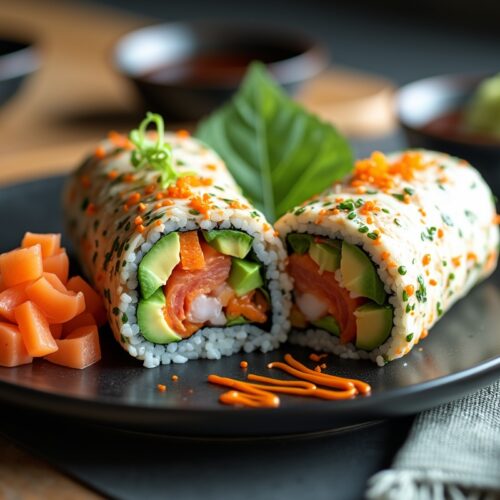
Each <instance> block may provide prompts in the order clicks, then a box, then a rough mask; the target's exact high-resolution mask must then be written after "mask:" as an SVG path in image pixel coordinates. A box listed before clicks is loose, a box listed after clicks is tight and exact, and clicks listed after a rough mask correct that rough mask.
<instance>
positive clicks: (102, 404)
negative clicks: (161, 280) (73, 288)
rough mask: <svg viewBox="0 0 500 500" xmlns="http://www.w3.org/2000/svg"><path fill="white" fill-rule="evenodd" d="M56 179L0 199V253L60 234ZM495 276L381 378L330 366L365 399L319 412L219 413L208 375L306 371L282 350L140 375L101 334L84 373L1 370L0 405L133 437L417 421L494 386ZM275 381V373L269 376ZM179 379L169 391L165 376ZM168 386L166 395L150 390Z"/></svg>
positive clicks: (499, 337)
mask: <svg viewBox="0 0 500 500" xmlns="http://www.w3.org/2000/svg"><path fill="white" fill-rule="evenodd" d="M62 182H63V178H62V177H54V178H49V179H44V180H40V181H33V182H29V183H25V184H19V185H16V186H9V187H5V188H2V189H0V227H1V228H2V232H1V236H0V251H5V250H7V249H11V248H13V247H14V246H16V245H18V244H19V241H20V239H21V238H22V235H23V233H24V232H25V231H26V230H30V231H61V230H62V226H61V213H60V205H59V199H60V191H61V186H62ZM499 284H500V273H499V272H497V273H496V274H495V276H494V277H492V278H490V279H489V280H488V281H486V282H485V283H483V284H481V285H480V286H478V287H477V288H475V289H474V290H473V291H472V293H470V294H469V295H468V296H467V298H465V299H463V300H462V301H460V302H459V303H458V304H457V305H456V306H455V307H453V309H452V310H451V311H449V312H448V313H447V314H446V315H445V317H444V318H443V319H442V320H441V321H440V322H439V323H438V324H437V325H436V327H435V328H433V330H432V332H431V335H429V337H428V338H427V339H426V340H424V341H423V342H421V343H420V345H419V346H417V347H416V348H415V349H414V350H413V351H412V352H411V353H410V354H409V355H408V356H406V357H405V358H403V359H401V360H398V361H394V362H393V363H390V364H389V365H387V366H385V367H384V368H378V367H377V366H375V365H374V364H372V363H369V362H356V361H350V360H342V359H338V358H335V357H331V358H330V359H329V360H328V364H329V367H330V368H329V370H332V371H334V372H335V373H337V374H340V375H344V376H349V377H356V378H360V379H362V380H365V381H367V382H369V383H370V384H371V385H372V388H373V394H372V396H370V397H365V398H358V399H354V400H349V401H339V402H327V401H319V400H312V399H303V398H292V397H283V398H282V405H281V407H280V408H278V409H273V410H252V409H240V408H232V407H226V406H223V405H220V404H219V403H218V396H219V394H220V393H221V389H219V388H217V387H214V386H211V385H209V384H208V383H207V382H206V380H207V375H208V374H210V373H218V374H221V375H226V376H231V377H238V378H243V376H244V374H243V371H242V369H241V368H240V367H239V363H240V361H241V360H242V359H245V360H247V361H248V363H249V369H250V371H253V372H256V373H261V374H265V373H267V372H268V371H269V370H268V369H267V368H266V364H267V363H268V362H269V361H271V360H277V359H279V358H281V357H282V356H283V354H284V353H285V352H292V353H293V354H295V355H296V356H297V358H298V359H300V360H302V361H307V354H308V353H307V352H301V350H300V349H297V348H293V347H290V346H284V347H283V348H282V349H281V350H279V351H274V352H272V353H269V354H266V355H263V354H258V353H255V354H251V355H246V354H245V355H243V354H241V355H235V356H232V357H230V358H224V359H222V360H220V361H206V360H200V361H191V362H189V363H187V364H185V365H170V366H162V367H160V368H157V369H151V370H148V369H146V368H143V367H142V366H141V364H140V362H137V361H136V360H134V359H132V358H131V357H129V356H128V355H127V354H126V353H125V352H124V351H122V350H121V348H119V347H118V345H116V344H114V341H112V340H111V338H110V337H111V334H110V332H108V331H106V330H104V331H103V335H102V336H103V359H102V361H101V362H100V363H98V364H96V365H94V366H92V367H90V368H88V369H87V370H83V371H79V370H71V369H68V368H62V367H58V366H55V365H51V364H50V363H47V362H44V361H37V362H35V363H33V365H27V366H22V367H18V368H1V369H0V399H3V400H5V401H9V402H12V403H16V404H19V405H23V406H28V407H31V408H33V409H39V410H45V411H48V412H52V413H56V414H59V415H66V416H70V417H75V418H84V419H89V420H93V421H97V422H100V423H104V424H108V425H109V424H111V425H115V426H119V427H126V428H134V429H136V430H141V431H149V432H157V433H165V434H182V435H198V436H201V435H203V436H257V435H261V436H262V435H283V434H293V433H310V432H317V431H321V430H326V429H332V428H339V427H346V426H352V425H354V424H357V423H360V422H366V421H368V420H372V419H378V418H385V417H391V416H396V415H406V414H411V413H415V412H418V411H421V410H424V409H427V408H430V407H432V406H434V405H437V404H440V403H444V402H447V401H450V400H452V399H454V398H458V397H460V396H462V395H465V394H466V393H468V392H471V391H473V390H475V389H478V388H480V387H481V386H483V385H486V384H488V383H490V382H492V381H493V380H494V379H496V378H497V377H498V376H500V332H499V325H500V289H499ZM273 373H274V372H273ZM173 374H177V375H178V376H179V381H178V382H176V383H174V382H172V381H171V376H172V375H173ZM158 383H164V384H166V385H167V386H168V390H167V391H166V392H165V393H159V392H158V391H157V390H156V384H158Z"/></svg>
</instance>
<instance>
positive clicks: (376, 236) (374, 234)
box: [366, 233, 378, 240]
mask: <svg viewBox="0 0 500 500" xmlns="http://www.w3.org/2000/svg"><path fill="white" fill-rule="evenodd" d="M366 236H368V238H370V239H371V240H378V234H377V233H368V234H367V235H366Z"/></svg>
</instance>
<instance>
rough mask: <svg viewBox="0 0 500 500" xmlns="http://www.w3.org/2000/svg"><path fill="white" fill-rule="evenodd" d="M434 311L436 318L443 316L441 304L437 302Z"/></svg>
mask: <svg viewBox="0 0 500 500" xmlns="http://www.w3.org/2000/svg"><path fill="white" fill-rule="evenodd" d="M436 311H437V315H438V317H439V316H442V315H443V308H442V306H441V302H438V303H437V304H436Z"/></svg>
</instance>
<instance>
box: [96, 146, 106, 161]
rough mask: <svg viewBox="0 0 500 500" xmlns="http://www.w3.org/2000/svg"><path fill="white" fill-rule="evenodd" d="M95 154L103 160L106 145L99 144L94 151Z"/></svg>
mask: <svg viewBox="0 0 500 500" xmlns="http://www.w3.org/2000/svg"><path fill="white" fill-rule="evenodd" d="M94 156H95V157H96V158H97V159H99V160H102V159H103V158H105V157H106V149H105V148H104V146H97V147H96V148H95V151H94Z"/></svg>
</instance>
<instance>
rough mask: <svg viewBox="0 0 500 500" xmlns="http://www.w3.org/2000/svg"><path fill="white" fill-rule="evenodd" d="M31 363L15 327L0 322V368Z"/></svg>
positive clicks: (30, 358)
mask: <svg viewBox="0 0 500 500" xmlns="http://www.w3.org/2000/svg"><path fill="white" fill-rule="evenodd" d="M32 361H33V358H32V357H31V356H30V355H29V354H28V351H27V350H26V347H25V346H24V342H23V338H22V335H21V332H20V331H19V329H18V328H17V326H16V325H11V324H9V323H3V322H0V366H8V367H12V366H19V365H25V364H27V363H31V362H32Z"/></svg>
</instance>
